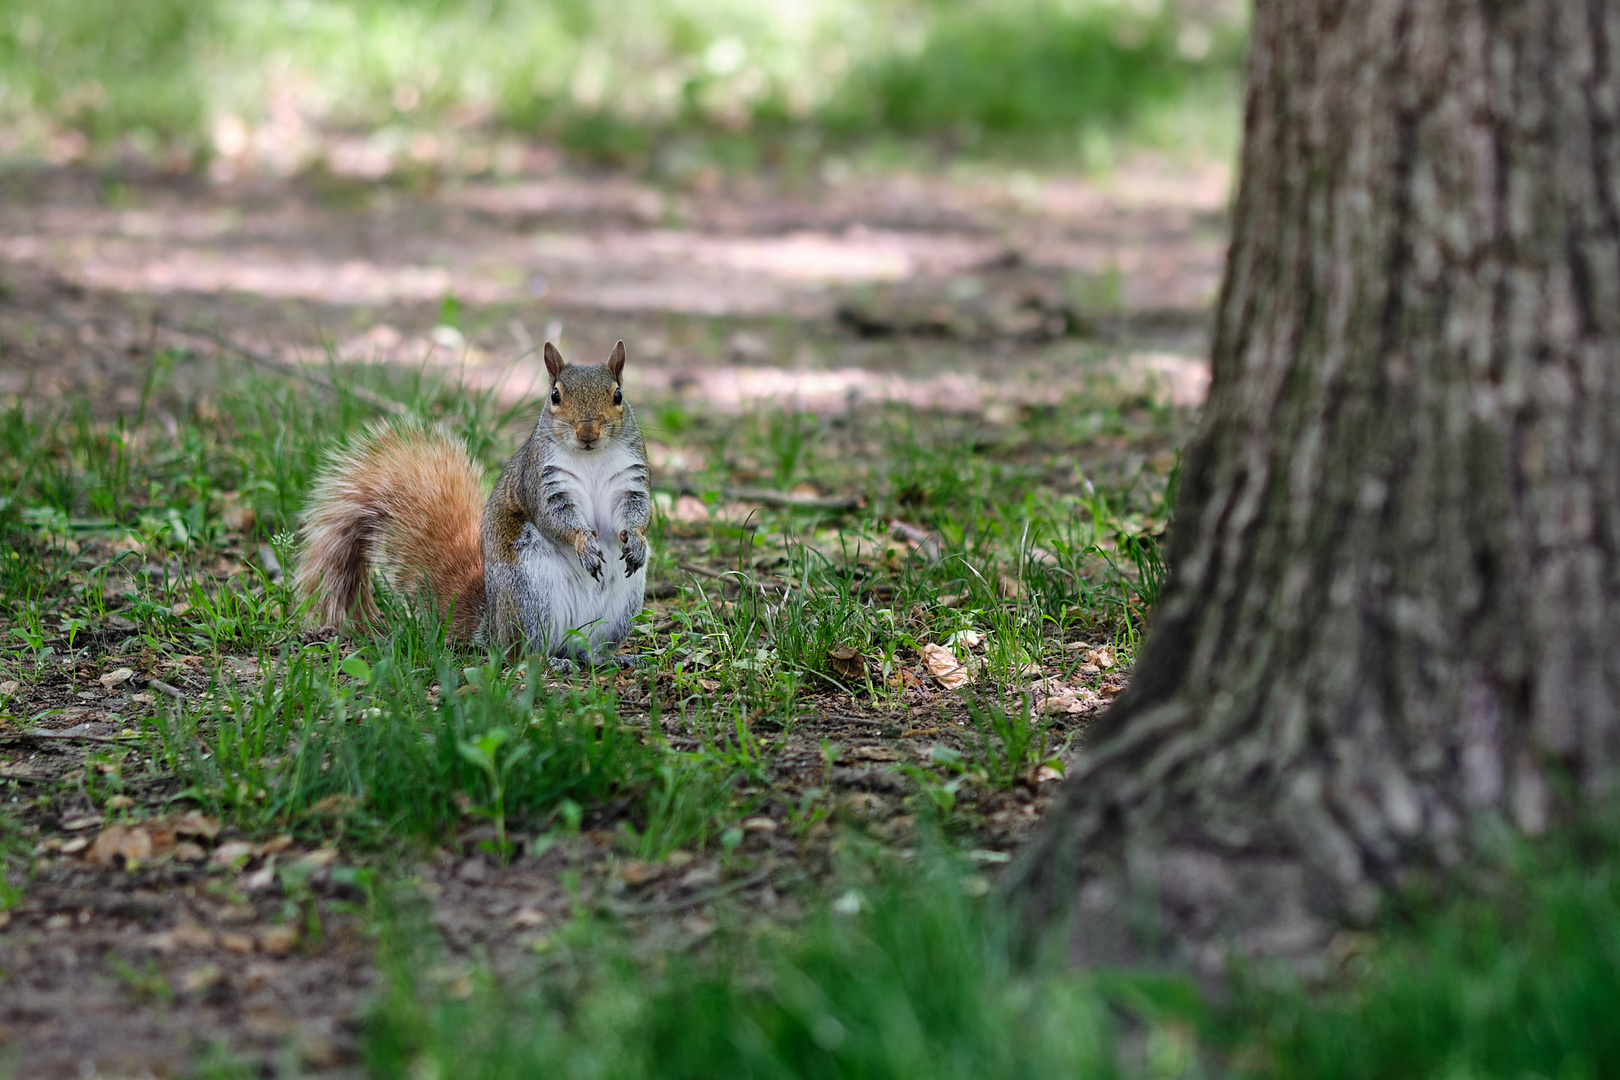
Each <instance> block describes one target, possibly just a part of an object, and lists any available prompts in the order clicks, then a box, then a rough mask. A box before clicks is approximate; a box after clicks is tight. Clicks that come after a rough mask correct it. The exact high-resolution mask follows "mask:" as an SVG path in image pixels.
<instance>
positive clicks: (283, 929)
mask: <svg viewBox="0 0 1620 1080" xmlns="http://www.w3.org/2000/svg"><path fill="white" fill-rule="evenodd" d="M297 947H298V927H296V926H267V927H265V928H264V929H263V930H261V931H259V951H260V952H262V953H266V954H268V955H270V956H285V955H286V954H288V953H290V952H292V951H293V949H295V948H297Z"/></svg>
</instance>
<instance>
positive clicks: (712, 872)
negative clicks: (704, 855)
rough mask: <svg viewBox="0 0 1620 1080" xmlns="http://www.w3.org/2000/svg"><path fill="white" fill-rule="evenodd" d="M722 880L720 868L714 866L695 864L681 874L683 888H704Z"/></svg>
mask: <svg viewBox="0 0 1620 1080" xmlns="http://www.w3.org/2000/svg"><path fill="white" fill-rule="evenodd" d="M719 880H720V870H719V868H717V867H713V866H694V867H692V869H690V870H688V871H687V872H686V873H685V874H684V875H682V876H681V881H680V887H681V888H683V889H702V888H706V887H708V886H710V885H713V884H714V883H715V882H717V881H719Z"/></svg>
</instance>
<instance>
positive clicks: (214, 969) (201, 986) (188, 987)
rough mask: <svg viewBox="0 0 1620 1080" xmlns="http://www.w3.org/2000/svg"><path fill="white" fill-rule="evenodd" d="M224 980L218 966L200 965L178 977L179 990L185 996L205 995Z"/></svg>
mask: <svg viewBox="0 0 1620 1080" xmlns="http://www.w3.org/2000/svg"><path fill="white" fill-rule="evenodd" d="M222 978H224V975H223V973H222V972H221V971H220V970H219V965H218V964H200V965H198V966H197V967H194V968H192V969H191V970H190V971H187V972H185V973H184V974H182V975H181V976H180V989H181V991H182V992H183V993H187V994H205V993H207V992H208V991H209V990H212V989H213V988H214V987H216V986H218V985H219V981H220V979H222Z"/></svg>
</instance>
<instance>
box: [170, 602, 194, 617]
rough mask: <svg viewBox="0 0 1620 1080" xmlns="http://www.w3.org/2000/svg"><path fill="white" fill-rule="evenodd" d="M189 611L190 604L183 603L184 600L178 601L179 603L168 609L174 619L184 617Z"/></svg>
mask: <svg viewBox="0 0 1620 1080" xmlns="http://www.w3.org/2000/svg"><path fill="white" fill-rule="evenodd" d="M190 610H191V604H190V603H188V602H186V601H184V600H182V601H180V603H178V604H176V605H174V607H172V608H170V609H169V614H170V615H173V616H174V617H175V618H177V619H178V618H180V617H181V616H182V615H184V614H185V613H186V612H188V611H190Z"/></svg>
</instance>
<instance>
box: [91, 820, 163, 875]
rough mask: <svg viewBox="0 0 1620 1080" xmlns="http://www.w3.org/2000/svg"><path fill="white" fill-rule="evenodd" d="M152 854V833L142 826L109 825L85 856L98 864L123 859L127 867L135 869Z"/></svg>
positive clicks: (103, 864) (101, 864) (106, 864)
mask: <svg viewBox="0 0 1620 1080" xmlns="http://www.w3.org/2000/svg"><path fill="white" fill-rule="evenodd" d="M151 855H152V834H151V833H149V832H147V831H146V830H145V829H143V828H141V827H140V826H138V825H136V826H127V825H109V826H107V827H106V828H105V829H103V830H101V835H100V836H98V837H96V842H95V843H94V844H92V845H91V846H90V853H89V854H88V855H86V856H85V858H87V859H89V860H90V861H91V862H93V863H95V864H96V865H98V866H111V865H112V864H113V863H114V862H115V861H117V860H119V859H122V860H123V861H124V865H125V867H127V868H128V869H131V870H133V869H134V868H135V867H136V866H138V865H140V862H141V860H142V859H146V858H150V857H151Z"/></svg>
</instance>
